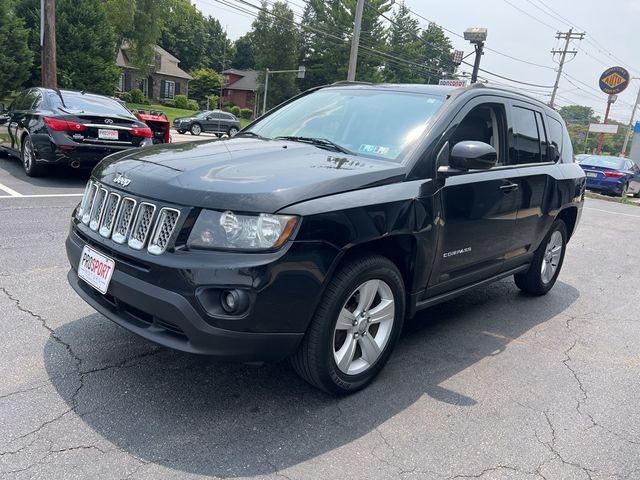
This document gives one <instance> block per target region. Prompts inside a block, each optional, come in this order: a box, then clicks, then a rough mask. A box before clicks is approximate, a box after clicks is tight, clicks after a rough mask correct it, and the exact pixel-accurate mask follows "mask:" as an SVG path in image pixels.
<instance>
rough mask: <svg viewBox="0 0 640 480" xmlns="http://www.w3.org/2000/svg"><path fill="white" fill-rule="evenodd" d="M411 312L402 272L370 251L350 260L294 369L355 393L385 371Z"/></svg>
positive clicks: (326, 386) (329, 388)
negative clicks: (406, 315)
mask: <svg viewBox="0 0 640 480" xmlns="http://www.w3.org/2000/svg"><path fill="white" fill-rule="evenodd" d="M404 315H405V290H404V282H403V280H402V275H401V274H400V272H399V271H398V268H397V267H396V266H395V264H394V263H393V262H391V261H390V260H388V259H387V258H385V257H382V256H379V255H367V256H363V257H359V258H356V259H354V260H352V261H350V262H349V263H347V264H345V265H344V266H343V267H342V268H341V269H340V270H339V271H338V272H337V273H336V274H335V276H334V277H333V279H332V280H331V282H330V283H329V286H328V287H327V289H326V291H325V293H324V295H323V297H322V299H321V300H320V304H319V306H318V308H317V310H316V313H315V315H314V317H313V319H312V321H311V324H310V325H309V328H308V330H307V333H306V335H305V336H304V339H303V340H302V344H301V345H300V347H299V348H298V351H297V352H296V353H295V354H294V355H293V357H292V358H291V363H292V365H293V368H294V370H295V371H296V372H297V373H298V375H300V376H301V377H302V378H303V379H305V380H306V381H307V382H309V383H310V384H311V385H314V386H315V387H318V388H320V389H322V390H324V391H326V392H329V393H336V394H347V393H354V392H356V391H358V390H360V389H362V388H364V387H365V386H367V385H368V384H369V383H370V382H371V381H372V380H373V379H374V378H375V377H376V375H377V374H378V373H379V372H380V371H381V370H382V368H383V367H384V365H385V364H386V363H387V360H388V359H389V357H390V356H391V352H392V351H393V348H394V346H395V344H396V342H397V340H398V336H399V335H400V331H401V329H402V323H403V320H404Z"/></svg>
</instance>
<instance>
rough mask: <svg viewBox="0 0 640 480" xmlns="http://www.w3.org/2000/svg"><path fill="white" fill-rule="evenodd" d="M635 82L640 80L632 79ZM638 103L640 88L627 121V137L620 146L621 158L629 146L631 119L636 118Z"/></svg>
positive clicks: (631, 133)
mask: <svg viewBox="0 0 640 480" xmlns="http://www.w3.org/2000/svg"><path fill="white" fill-rule="evenodd" d="M633 78H634V79H635V80H640V78H639V77H633ZM638 103H640V88H638V97H637V98H636V103H634V104H633V110H632V111H631V119H630V120H629V129H628V130H627V136H626V137H625V138H624V145H622V152H621V153H622V156H625V155H626V153H627V147H628V146H629V140H630V139H631V135H633V118H634V117H635V116H636V110H637V109H638Z"/></svg>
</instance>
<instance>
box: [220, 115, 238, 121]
mask: <svg viewBox="0 0 640 480" xmlns="http://www.w3.org/2000/svg"><path fill="white" fill-rule="evenodd" d="M222 116H223V117H224V118H225V119H226V120H235V119H236V117H234V116H233V115H231V114H229V113H223V114H222Z"/></svg>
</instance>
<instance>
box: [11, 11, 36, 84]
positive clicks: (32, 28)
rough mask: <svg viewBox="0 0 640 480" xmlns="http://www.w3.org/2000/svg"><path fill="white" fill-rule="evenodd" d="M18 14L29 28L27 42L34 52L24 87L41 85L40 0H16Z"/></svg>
mask: <svg viewBox="0 0 640 480" xmlns="http://www.w3.org/2000/svg"><path fill="white" fill-rule="evenodd" d="M14 5H15V12H16V15H17V16H18V17H19V18H20V19H21V20H22V21H23V23H24V26H25V28H26V29H27V32H28V34H27V43H28V46H29V50H30V51H31V52H32V58H33V61H32V63H31V67H30V68H28V69H27V70H26V73H27V76H28V78H27V80H26V81H25V82H24V87H25V88H29V87H36V86H38V85H40V83H41V82H40V75H41V71H40V65H41V64H40V0H15V2H14Z"/></svg>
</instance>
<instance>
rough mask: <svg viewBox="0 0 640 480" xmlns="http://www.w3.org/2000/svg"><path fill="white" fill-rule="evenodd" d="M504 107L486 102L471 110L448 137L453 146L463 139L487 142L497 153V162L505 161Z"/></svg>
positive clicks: (503, 162)
mask: <svg viewBox="0 0 640 480" xmlns="http://www.w3.org/2000/svg"><path fill="white" fill-rule="evenodd" d="M505 124H506V122H505V108H504V105H502V104H496V103H487V104H483V105H479V106H477V107H475V108H473V110H471V111H470V112H469V113H468V114H467V115H466V116H465V117H464V118H463V119H462V121H461V122H460V123H459V124H458V126H457V127H456V129H455V131H454V132H453V134H452V135H451V137H450V138H449V144H450V145H451V147H453V146H454V145H455V144H456V143H459V142H463V141H468V140H472V141H476V142H483V143H488V144H489V145H491V146H492V147H493V148H494V149H495V150H496V153H497V154H498V161H497V163H498V164H505V163H506V158H505V157H506V155H505V152H504V150H505V149H504V145H505V142H504V125H505Z"/></svg>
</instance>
